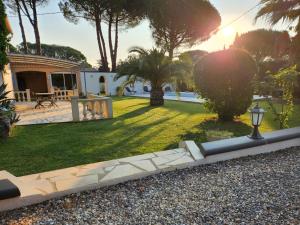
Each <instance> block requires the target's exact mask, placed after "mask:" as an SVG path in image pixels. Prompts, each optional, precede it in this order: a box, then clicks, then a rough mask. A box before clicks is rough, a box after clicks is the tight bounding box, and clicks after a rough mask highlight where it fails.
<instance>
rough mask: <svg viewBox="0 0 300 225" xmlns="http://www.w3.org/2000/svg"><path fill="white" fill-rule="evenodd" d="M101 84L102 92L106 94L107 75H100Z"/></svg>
mask: <svg viewBox="0 0 300 225" xmlns="http://www.w3.org/2000/svg"><path fill="white" fill-rule="evenodd" d="M99 84H100V91H99V92H100V94H106V92H105V77H104V76H100V78H99Z"/></svg>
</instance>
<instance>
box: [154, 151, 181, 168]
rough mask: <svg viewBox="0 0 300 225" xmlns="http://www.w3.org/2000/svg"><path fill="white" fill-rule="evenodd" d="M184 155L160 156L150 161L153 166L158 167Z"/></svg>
mask: <svg viewBox="0 0 300 225" xmlns="http://www.w3.org/2000/svg"><path fill="white" fill-rule="evenodd" d="M185 155H186V153H185V152H183V153H176V154H171V155H165V156H161V157H156V158H153V159H152V161H153V162H154V163H155V165H157V166H160V165H163V164H167V163H169V162H172V161H175V160H177V159H179V158H181V157H183V156H185Z"/></svg>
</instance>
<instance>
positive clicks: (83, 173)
mask: <svg viewBox="0 0 300 225" xmlns="http://www.w3.org/2000/svg"><path fill="white" fill-rule="evenodd" d="M92 174H98V175H102V174H103V175H104V174H105V172H104V169H103V168H95V169H80V170H79V172H78V173H76V175H75V176H77V177H80V176H87V175H92Z"/></svg>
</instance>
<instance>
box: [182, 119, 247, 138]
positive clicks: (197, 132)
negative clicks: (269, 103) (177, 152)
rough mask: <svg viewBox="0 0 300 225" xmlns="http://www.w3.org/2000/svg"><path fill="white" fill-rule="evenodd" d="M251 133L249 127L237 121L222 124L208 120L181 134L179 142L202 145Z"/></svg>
mask: <svg viewBox="0 0 300 225" xmlns="http://www.w3.org/2000/svg"><path fill="white" fill-rule="evenodd" d="M251 131H252V127H251V126H249V125H248V124H245V123H243V122H241V121H238V120H236V121H233V122H222V121H219V120H217V118H210V119H207V120H204V121H203V122H201V123H200V124H198V125H197V126H195V127H193V128H192V129H191V130H190V131H189V132H187V133H185V134H183V135H182V136H181V140H193V141H195V142H196V143H202V142H207V141H213V140H220V139H226V138H231V137H240V136H244V135H248V134H250V133H251Z"/></svg>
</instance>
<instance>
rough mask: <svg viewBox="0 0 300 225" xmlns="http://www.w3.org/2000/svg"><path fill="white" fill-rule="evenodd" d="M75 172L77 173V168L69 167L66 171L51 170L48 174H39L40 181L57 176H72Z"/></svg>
mask: <svg viewBox="0 0 300 225" xmlns="http://www.w3.org/2000/svg"><path fill="white" fill-rule="evenodd" d="M77 172H78V168H76V167H70V168H66V169H60V170H53V171H50V172H45V173H41V174H40V177H41V178H42V179H45V178H52V177H58V176H62V175H69V174H73V173H77Z"/></svg>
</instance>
